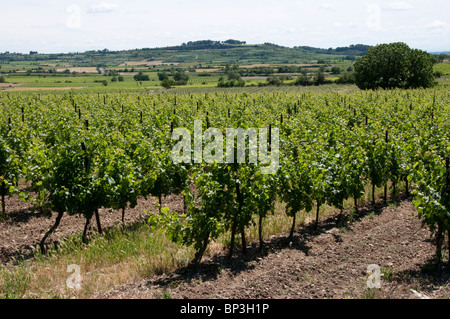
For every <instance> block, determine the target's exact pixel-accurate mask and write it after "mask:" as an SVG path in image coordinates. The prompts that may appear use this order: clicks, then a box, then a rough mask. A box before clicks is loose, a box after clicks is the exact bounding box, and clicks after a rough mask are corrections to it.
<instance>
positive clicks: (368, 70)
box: [355, 42, 435, 89]
mask: <svg viewBox="0 0 450 319" xmlns="http://www.w3.org/2000/svg"><path fill="white" fill-rule="evenodd" d="M434 61H435V59H434V58H433V56H432V55H431V54H429V53H427V52H425V51H422V50H418V49H411V48H410V47H409V46H408V45H407V44H405V43H402V42H396V43H390V44H380V45H377V46H375V47H372V48H370V49H369V50H368V51H367V54H366V55H365V56H363V57H362V58H361V59H359V60H358V61H356V62H355V81H356V85H357V86H358V87H359V88H361V89H377V88H383V89H392V88H404V89H408V88H418V87H425V88H427V87H432V86H433V85H434V84H435V81H434V75H433V64H434Z"/></svg>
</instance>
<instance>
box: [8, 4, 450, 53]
mask: <svg viewBox="0 0 450 319" xmlns="http://www.w3.org/2000/svg"><path fill="white" fill-rule="evenodd" d="M449 12H450V1H449V0H428V1H417V0H405V1H395V0H394V1H387V0H386V1H382V0H367V1H364V0H363V1H360V0H341V1H336V0H315V1H291V0H278V1H274V0H270V1H269V0H223V1H212V0H190V1H180V0H175V1H171V0H166V1H148V0H147V1H145V0H126V1H124V0H79V1H77V0H14V1H8V0H0V30H1V31H0V52H5V51H10V52H21V53H28V52H29V51H38V52H39V53H66V52H84V51H88V50H102V49H105V48H106V49H109V50H127V49H136V48H138V49H139V48H156V47H164V46H170V45H179V44H181V43H183V42H188V41H196V40H218V41H224V40H227V39H237V40H241V41H247V43H249V44H259V43H264V42H271V43H275V44H279V45H283V46H287V47H294V46H312V47H319V48H336V47H341V46H348V45H350V44H368V45H376V44H380V43H391V42H405V43H407V44H408V45H409V46H411V47H414V48H418V49H422V50H426V51H429V52H437V51H450V18H449V17H450V15H449Z"/></svg>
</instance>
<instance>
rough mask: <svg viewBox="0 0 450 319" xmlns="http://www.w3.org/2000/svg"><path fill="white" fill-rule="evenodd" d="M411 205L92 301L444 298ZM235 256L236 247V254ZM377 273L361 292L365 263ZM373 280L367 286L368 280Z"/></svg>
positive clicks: (309, 231) (445, 271)
mask: <svg viewBox="0 0 450 319" xmlns="http://www.w3.org/2000/svg"><path fill="white" fill-rule="evenodd" d="M415 212H416V210H415V208H414V206H413V205H412V204H411V201H408V200H404V201H402V202H401V203H399V205H398V207H395V206H394V207H391V206H388V207H377V208H376V209H375V211H374V210H373V208H370V207H367V208H365V209H363V210H362V211H360V212H359V215H358V217H357V219H356V220H355V221H353V222H351V223H350V222H349V221H348V218H347V220H346V219H345V218H341V217H339V215H336V216H333V217H330V218H328V219H326V220H323V221H322V222H321V223H320V225H319V227H318V229H317V230H315V229H314V227H313V223H310V224H308V225H306V226H305V227H302V228H300V229H298V230H297V233H296V234H295V236H294V237H293V239H292V240H291V241H289V240H287V238H286V237H274V238H273V239H272V240H271V241H270V242H267V243H266V245H265V248H264V250H263V252H260V251H259V247H257V245H254V246H252V247H250V248H249V251H248V256H247V257H246V258H243V256H241V255H240V253H236V254H235V255H234V256H233V259H232V261H228V260H227V259H226V257H225V256H226V252H223V253H221V254H218V255H216V256H212V257H209V258H207V259H205V260H204V261H203V262H202V264H201V265H200V267H199V268H198V269H194V268H192V267H186V268H184V269H180V270H178V271H176V272H174V273H170V274H164V275H160V276H156V277H154V278H147V279H143V280H141V281H138V282H133V283H130V284H127V285H123V286H121V287H117V288H116V289H113V290H112V291H109V292H107V293H104V294H101V295H99V296H97V297H96V298H108V299H111V298H120V299H122V298H126V299H157V298H167V297H168V296H169V297H171V298H174V299H324V298H331V299H345V298H356V299H366V298H378V299H427V298H448V297H450V287H449V285H448V283H449V278H450V272H449V268H448V265H447V264H446V262H443V263H442V264H441V275H440V277H439V279H437V276H436V274H437V271H436V270H437V267H436V264H435V263H434V261H433V258H434V252H435V248H434V245H433V240H432V237H431V236H430V233H429V231H428V230H427V229H423V228H422V227H421V222H420V220H419V219H418V218H417V217H415V216H414V213H415ZM237 250H238V249H237ZM372 264H375V265H378V266H379V267H380V268H379V269H380V274H381V276H380V285H381V287H380V288H379V289H378V288H371V289H369V288H368V286H367V283H368V279H369V273H368V266H369V265H372ZM371 282H373V281H371Z"/></svg>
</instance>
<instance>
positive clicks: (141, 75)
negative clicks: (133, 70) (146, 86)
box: [134, 71, 150, 82]
mask: <svg viewBox="0 0 450 319" xmlns="http://www.w3.org/2000/svg"><path fill="white" fill-rule="evenodd" d="M134 80H135V81H138V82H141V81H150V77H149V76H148V75H147V74H144V73H143V72H142V71H140V72H139V73H138V74H136V75H135V76H134Z"/></svg>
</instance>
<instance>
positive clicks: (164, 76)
mask: <svg viewBox="0 0 450 319" xmlns="http://www.w3.org/2000/svg"><path fill="white" fill-rule="evenodd" d="M168 78H169V76H168V75H167V73H166V72H158V79H159V80H160V81H164V80H166V79H168Z"/></svg>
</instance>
